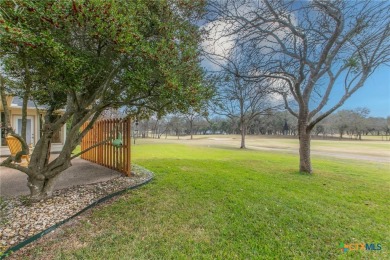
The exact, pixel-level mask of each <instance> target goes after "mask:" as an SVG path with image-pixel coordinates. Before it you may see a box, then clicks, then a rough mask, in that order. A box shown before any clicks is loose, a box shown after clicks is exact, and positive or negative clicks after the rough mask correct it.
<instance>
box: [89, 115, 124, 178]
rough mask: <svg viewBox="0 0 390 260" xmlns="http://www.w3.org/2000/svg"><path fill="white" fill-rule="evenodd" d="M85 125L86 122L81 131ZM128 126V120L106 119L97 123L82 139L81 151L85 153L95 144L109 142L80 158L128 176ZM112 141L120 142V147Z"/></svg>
mask: <svg viewBox="0 0 390 260" xmlns="http://www.w3.org/2000/svg"><path fill="white" fill-rule="evenodd" d="M87 124H88V122H86V123H84V125H83V126H82V129H84V128H85V127H86V126H87ZM130 126H131V120H130V119H106V120H101V121H97V122H96V123H95V124H94V125H93V127H92V129H90V130H89V131H88V133H87V134H86V135H85V136H84V138H83V139H82V141H81V151H85V150H87V149H88V148H90V147H92V146H94V145H96V144H97V143H100V142H103V141H105V140H108V139H110V140H109V141H107V142H105V143H103V144H101V145H98V146H96V147H94V148H92V149H90V150H89V151H87V152H85V153H83V154H82V155H81V158H82V159H84V160H88V161H90V162H93V163H96V164H100V165H102V166H105V167H107V168H110V169H113V170H116V171H118V172H121V173H124V174H126V175H127V176H130V175H131V160H130V159H131V155H130V144H131V140H130V136H131V129H130ZM114 140H115V142H116V143H118V141H122V142H121V143H122V145H121V146H119V147H118V146H114V145H113V141H114Z"/></svg>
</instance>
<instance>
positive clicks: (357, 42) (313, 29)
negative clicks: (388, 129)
mask: <svg viewBox="0 0 390 260" xmlns="http://www.w3.org/2000/svg"><path fill="white" fill-rule="evenodd" d="M209 10H210V12H209V20H210V21H211V22H212V23H213V24H216V25H218V28H219V30H218V41H219V42H221V41H222V40H225V42H226V41H228V42H229V44H230V45H231V46H240V45H245V46H246V50H247V52H248V53H250V55H251V59H252V61H251V65H252V66H253V67H256V71H257V76H256V77H268V78H271V79H274V80H275V83H274V86H275V89H276V91H278V92H279V93H280V94H282V96H283V98H284V101H285V107H286V109H287V110H288V111H289V112H290V113H291V114H292V115H294V116H295V117H296V118H297V119H298V132H299V142H300V148H299V153H300V167H299V169H300V171H301V172H306V173H311V172H312V165H311V159H310V135H311V131H312V129H313V128H314V126H315V125H316V124H317V123H319V122H320V121H321V120H323V119H324V118H326V117H327V116H328V115H330V114H331V113H333V112H334V111H335V110H337V109H338V108H340V107H341V106H342V105H343V104H344V102H345V101H346V100H347V99H348V98H349V97H350V96H351V95H352V94H354V93H355V92H356V91H357V90H358V89H359V88H361V87H362V86H364V84H365V82H366V80H367V79H368V78H369V77H370V76H371V75H372V74H373V73H374V72H375V70H376V69H377V68H378V67H379V66H381V65H383V64H389V61H390V15H389V13H390V2H388V1H349V0H345V1H344V0H329V1H325V0H313V1H295V0H286V1H279V0H275V1H273V0H261V1H258V0H217V1H210V4H209ZM222 26H223V28H222ZM229 44H225V46H229ZM256 77H255V78H256ZM373 91H375V90H373Z"/></svg>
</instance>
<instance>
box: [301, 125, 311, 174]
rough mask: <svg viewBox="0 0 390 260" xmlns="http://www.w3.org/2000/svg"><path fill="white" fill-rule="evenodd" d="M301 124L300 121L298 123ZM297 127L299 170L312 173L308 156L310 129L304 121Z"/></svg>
mask: <svg viewBox="0 0 390 260" xmlns="http://www.w3.org/2000/svg"><path fill="white" fill-rule="evenodd" d="M300 124H301V123H300ZM298 127H299V171H300V172H303V173H312V168H311V158H310V132H311V131H310V129H308V127H307V125H306V123H302V124H301V125H299V126H298Z"/></svg>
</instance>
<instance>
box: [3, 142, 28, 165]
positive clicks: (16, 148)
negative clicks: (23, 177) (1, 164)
mask: <svg viewBox="0 0 390 260" xmlns="http://www.w3.org/2000/svg"><path fill="white" fill-rule="evenodd" d="M5 139H6V140H7V145H8V148H9V150H10V152H11V156H16V154H17V153H18V152H20V151H22V143H21V142H20V141H19V140H18V139H17V138H16V137H14V136H12V135H9V136H7V137H6V138H5ZM21 159H22V162H21V163H20V165H21V166H25V167H26V166H28V165H29V163H30V155H29V154H27V155H22V158H21Z"/></svg>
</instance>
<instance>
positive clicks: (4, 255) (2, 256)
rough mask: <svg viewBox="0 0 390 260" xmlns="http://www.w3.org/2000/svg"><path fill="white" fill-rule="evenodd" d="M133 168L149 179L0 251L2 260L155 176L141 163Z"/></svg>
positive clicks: (94, 203)
mask: <svg viewBox="0 0 390 260" xmlns="http://www.w3.org/2000/svg"><path fill="white" fill-rule="evenodd" d="M132 169H133V170H134V171H135V172H141V173H142V174H144V175H146V176H147V179H146V180H145V181H143V182H141V183H138V184H136V185H132V186H130V187H127V188H124V189H122V190H120V191H116V192H114V193H111V194H109V195H107V196H105V197H103V198H100V199H98V200H96V201H94V202H92V203H91V204H89V205H88V206H86V207H85V208H83V209H82V210H80V211H78V212H77V213H75V214H74V215H72V216H70V217H68V218H66V219H64V220H62V221H60V222H58V223H56V224H54V225H52V226H50V227H49V228H47V229H45V230H43V231H41V232H39V233H38V234H35V235H33V236H31V237H29V238H27V239H26V240H23V241H22V242H20V243H19V244H17V245H15V246H13V247H10V248H8V249H7V250H6V251H5V252H3V253H1V252H0V260H1V259H4V258H5V257H7V256H9V255H10V254H11V253H13V252H16V251H18V250H19V249H21V248H23V247H25V246H26V245H28V244H30V243H32V242H34V241H35V240H37V239H39V238H41V237H43V236H44V235H46V234H48V233H50V232H52V231H53V230H55V229H57V228H58V227H60V226H61V225H63V224H65V223H66V222H68V221H70V220H72V219H73V218H75V217H77V216H79V215H80V214H82V213H84V212H85V211H87V210H89V209H90V208H93V207H95V206H97V205H99V204H101V203H102V202H105V201H107V200H109V199H111V198H113V197H116V196H118V195H121V194H122V193H124V192H126V191H129V190H134V189H137V188H139V187H141V186H143V185H145V184H147V183H149V182H150V181H151V180H152V179H153V177H154V174H153V172H151V171H149V170H148V169H145V168H144V167H141V166H139V165H132Z"/></svg>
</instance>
